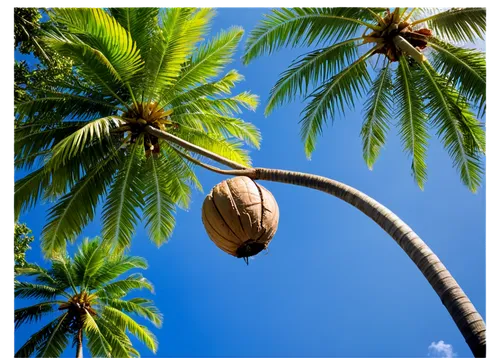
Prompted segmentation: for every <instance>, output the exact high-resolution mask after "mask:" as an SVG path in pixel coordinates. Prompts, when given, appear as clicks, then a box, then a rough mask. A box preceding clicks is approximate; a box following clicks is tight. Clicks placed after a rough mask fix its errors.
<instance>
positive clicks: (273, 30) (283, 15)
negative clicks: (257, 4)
mask: <svg viewBox="0 0 500 358" xmlns="http://www.w3.org/2000/svg"><path fill="white" fill-rule="evenodd" d="M372 18H373V17H372V15H371V14H370V12H369V11H368V10H367V9H366V8H348V7H332V8H293V9H273V10H271V14H270V15H266V19H265V20H262V21H261V22H260V23H259V25H257V27H256V28H255V29H254V30H252V32H251V33H250V36H249V38H248V40H247V43H246V45H245V55H244V56H243V61H244V63H245V64H247V63H249V62H250V61H251V60H252V59H254V58H255V57H257V56H260V55H263V54H271V53H272V52H274V51H277V50H279V49H280V48H282V47H284V46H292V47H293V46H299V45H304V44H307V45H311V44H313V43H321V42H322V41H326V40H327V39H328V41H329V42H330V44H333V43H335V42H337V41H341V40H343V39H346V38H348V37H349V36H352V35H353V34H355V33H356V31H357V30H358V29H360V28H361V27H363V26H366V25H370V24H369V23H367V22H364V21H363V20H371V19H372Z"/></svg>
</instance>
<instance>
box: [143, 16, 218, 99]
mask: <svg viewBox="0 0 500 358" xmlns="http://www.w3.org/2000/svg"><path fill="white" fill-rule="evenodd" d="M212 15H213V11H212V10H211V9H206V8H205V9H199V10H197V9H195V8H167V9H165V11H164V12H163V14H162V16H161V17H162V27H161V31H160V39H159V40H158V41H157V42H155V45H154V46H153V48H152V49H151V52H150V54H149V57H148V61H147V62H146V76H145V79H144V80H145V92H144V95H145V96H146V98H149V99H155V98H156V95H157V94H158V93H159V92H161V91H162V90H163V89H165V88H170V87H172V85H173V84H174V82H175V80H176V79H177V77H178V76H179V74H180V72H181V69H182V65H183V64H184V63H185V62H186V60H187V58H188V56H189V55H190V54H191V52H192V51H193V49H194V47H195V45H196V44H197V42H199V41H200V40H201V39H202V34H203V33H204V32H205V31H206V30H207V26H208V23H209V22H210V19H211V17H212Z"/></svg>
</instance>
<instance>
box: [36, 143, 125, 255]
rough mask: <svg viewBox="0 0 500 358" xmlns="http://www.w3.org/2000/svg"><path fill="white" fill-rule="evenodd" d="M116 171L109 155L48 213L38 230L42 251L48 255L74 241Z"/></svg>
mask: <svg viewBox="0 0 500 358" xmlns="http://www.w3.org/2000/svg"><path fill="white" fill-rule="evenodd" d="M116 169H117V153H116V151H115V152H112V153H109V155H108V157H107V158H103V159H102V160H101V162H99V163H97V164H96V165H95V167H94V168H93V169H92V170H91V171H90V172H88V173H87V174H86V176H85V177H84V178H82V179H81V180H80V181H79V182H78V183H77V184H76V185H75V186H74V187H73V188H72V189H71V191H70V192H69V193H68V194H66V195H65V196H64V197H62V198H61V199H60V200H59V201H58V202H57V204H56V205H55V206H53V207H52V209H51V210H50V212H49V222H48V223H47V224H46V225H45V227H44V229H43V231H42V249H43V252H44V253H45V255H47V256H50V255H53V254H55V253H57V252H59V251H61V250H64V248H65V247H66V241H67V240H70V241H72V240H74V239H75V238H76V236H77V235H78V234H79V233H80V232H81V230H82V229H83V227H84V226H85V225H87V223H88V222H90V221H91V220H92V219H93V217H94V213H95V209H96V206H97V202H98V200H99V197H100V196H101V195H102V194H103V193H104V192H105V190H106V188H107V186H108V185H109V184H110V182H111V180H112V179H113V174H114V172H115V170H116Z"/></svg>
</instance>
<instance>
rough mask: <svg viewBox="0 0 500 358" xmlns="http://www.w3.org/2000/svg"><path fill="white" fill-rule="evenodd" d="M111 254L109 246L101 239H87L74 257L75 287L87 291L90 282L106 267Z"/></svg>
mask: <svg viewBox="0 0 500 358" xmlns="http://www.w3.org/2000/svg"><path fill="white" fill-rule="evenodd" d="M109 253H110V248H109V245H106V244H104V242H101V241H100V240H99V239H93V240H89V239H87V238H86V239H85V240H83V242H82V244H81V245H80V246H79V247H78V251H77V252H76V253H75V255H74V256H73V268H74V272H75V277H76V280H75V282H74V283H75V285H77V286H80V290H87V289H88V286H89V281H90V280H92V278H93V277H94V275H95V274H96V273H97V272H98V271H99V270H100V269H101V268H102V267H103V266H104V263H105V261H106V258H107V255H109Z"/></svg>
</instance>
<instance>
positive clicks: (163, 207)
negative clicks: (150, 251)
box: [141, 156, 176, 246]
mask: <svg viewBox="0 0 500 358" xmlns="http://www.w3.org/2000/svg"><path fill="white" fill-rule="evenodd" d="M146 167H147V169H148V170H147V172H146V173H147V174H146V175H144V176H143V178H141V179H142V180H143V181H144V188H145V192H146V193H147V194H146V197H145V205H144V214H143V215H144V221H145V223H146V227H147V229H148V233H149V238H150V239H151V240H152V241H153V242H154V243H155V244H156V245H157V246H160V245H162V244H163V243H165V242H166V241H167V240H168V239H169V238H170V236H171V235H172V231H173V229H174V226H175V216H174V213H175V203H176V198H175V197H174V196H173V195H172V193H171V192H170V190H169V181H170V180H169V178H171V177H172V174H173V172H172V171H170V166H169V164H168V162H167V161H166V159H165V157H164V156H158V157H156V158H155V157H154V156H152V157H150V158H149V159H148V160H147V163H146Z"/></svg>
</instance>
